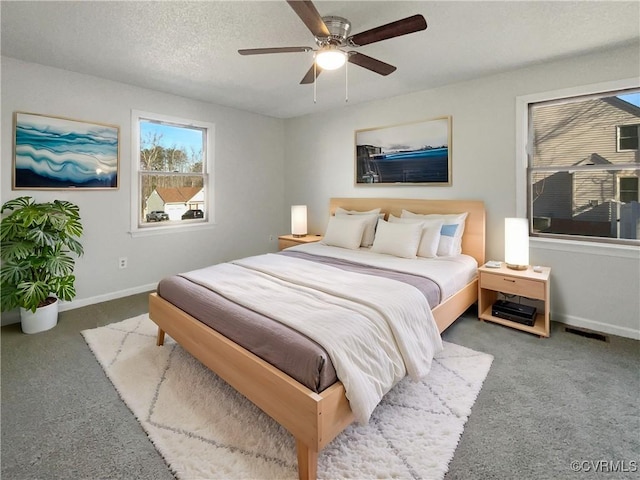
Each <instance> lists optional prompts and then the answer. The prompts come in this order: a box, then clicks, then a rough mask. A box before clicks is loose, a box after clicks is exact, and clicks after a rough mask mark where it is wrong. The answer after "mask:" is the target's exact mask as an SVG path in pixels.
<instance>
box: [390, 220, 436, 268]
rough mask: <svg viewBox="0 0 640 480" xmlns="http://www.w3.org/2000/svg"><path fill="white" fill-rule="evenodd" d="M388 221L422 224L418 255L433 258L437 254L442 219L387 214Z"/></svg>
mask: <svg viewBox="0 0 640 480" xmlns="http://www.w3.org/2000/svg"><path fill="white" fill-rule="evenodd" d="M389 222H390V223H418V224H420V225H422V236H421V237H420V244H419V245H418V256H419V257H426V258H434V257H436V256H437V255H438V245H439V243H440V230H441V228H442V220H438V219H431V220H423V219H420V218H400V217H396V216H394V215H389Z"/></svg>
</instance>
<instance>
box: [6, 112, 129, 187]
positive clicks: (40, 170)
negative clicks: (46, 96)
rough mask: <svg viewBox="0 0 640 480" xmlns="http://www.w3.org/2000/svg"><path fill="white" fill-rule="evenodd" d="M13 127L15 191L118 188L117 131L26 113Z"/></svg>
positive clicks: (97, 125) (114, 127)
mask: <svg viewBox="0 0 640 480" xmlns="http://www.w3.org/2000/svg"><path fill="white" fill-rule="evenodd" d="M15 127H16V132H15V133H16V137H15V157H14V158H15V160H14V189H36V188H47V189H62V188H118V135H119V129H118V127H116V126H112V125H99V124H94V123H86V122H81V121H76V120H68V119H63V118H57V117H47V116H43V115H35V114H30V113H16V121H15Z"/></svg>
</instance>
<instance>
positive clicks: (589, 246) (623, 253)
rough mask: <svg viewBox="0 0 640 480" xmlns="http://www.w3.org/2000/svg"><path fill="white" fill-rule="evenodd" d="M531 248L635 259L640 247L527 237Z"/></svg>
mask: <svg viewBox="0 0 640 480" xmlns="http://www.w3.org/2000/svg"><path fill="white" fill-rule="evenodd" d="M529 243H530V246H531V248H539V249H541V250H556V251H560V252H572V253H583V254H589V255H600V256H605V257H622V258H630V259H635V260H637V259H638V258H640V248H638V247H637V246H635V245H617V244H612V243H598V242H584V241H580V240H565V239H562V240H561V239H555V238H540V237H529Z"/></svg>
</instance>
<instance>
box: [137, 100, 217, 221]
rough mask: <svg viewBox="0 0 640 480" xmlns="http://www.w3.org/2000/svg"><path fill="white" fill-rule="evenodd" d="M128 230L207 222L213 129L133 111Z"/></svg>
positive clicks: (200, 123) (181, 120)
mask: <svg viewBox="0 0 640 480" xmlns="http://www.w3.org/2000/svg"><path fill="white" fill-rule="evenodd" d="M132 123H133V125H134V136H133V137H134V147H133V154H134V156H133V158H135V159H136V161H135V162H134V163H135V180H134V182H133V185H134V188H132V190H133V191H134V201H133V202H132V203H133V205H134V208H135V211H134V213H133V220H132V229H133V231H134V232H135V231H143V230H159V229H160V230H166V229H167V228H177V227H184V226H193V225H198V224H208V223H211V216H212V215H211V212H210V202H209V199H210V198H211V196H212V191H211V183H210V178H209V177H210V175H209V171H210V169H211V164H212V162H211V158H212V154H211V153H212V151H213V149H212V144H213V141H212V137H213V125H210V124H206V123H203V122H195V121H190V120H183V119H176V118H170V117H166V116H162V115H156V114H149V113H143V112H134V113H133V121H132Z"/></svg>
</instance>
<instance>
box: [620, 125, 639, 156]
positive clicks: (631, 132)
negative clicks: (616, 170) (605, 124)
mask: <svg viewBox="0 0 640 480" xmlns="http://www.w3.org/2000/svg"><path fill="white" fill-rule="evenodd" d="M638 132H640V125H621V126H619V127H618V151H619V152H624V151H628V150H638Z"/></svg>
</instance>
